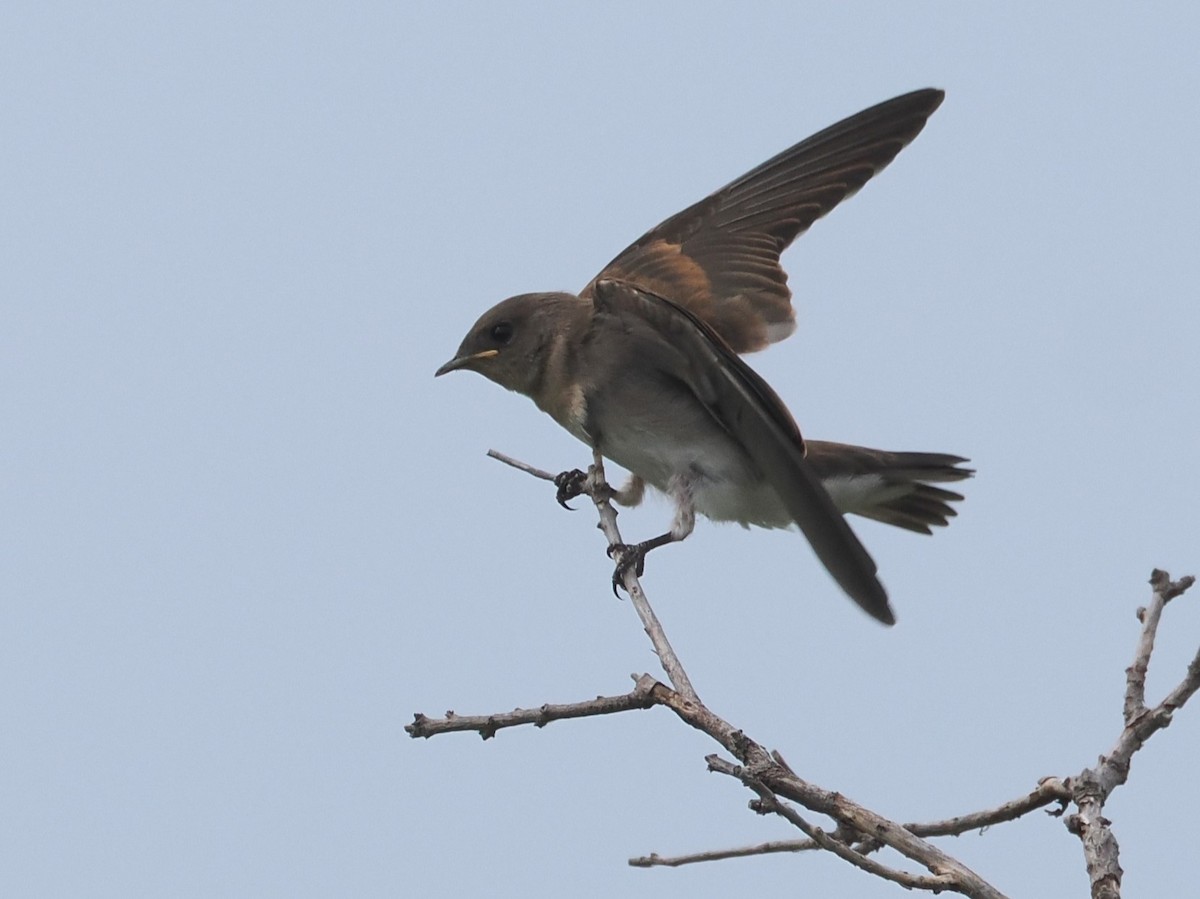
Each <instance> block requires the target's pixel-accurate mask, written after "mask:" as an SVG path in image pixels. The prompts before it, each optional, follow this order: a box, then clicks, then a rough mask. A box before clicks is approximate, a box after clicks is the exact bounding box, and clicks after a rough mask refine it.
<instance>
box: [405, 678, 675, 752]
mask: <svg viewBox="0 0 1200 899" xmlns="http://www.w3.org/2000/svg"><path fill="white" fill-rule="evenodd" d="M657 683H658V681H656V680H655V679H654V678H652V677H651V676H650V675H648V674H643V675H642V676H641V677H640V678H638V682H637V685H636V686H635V687H634V688H633V690H632V691H631V692H629V693H626V694H624V695H623V696H597V697H596V698H595V699H589V700H587V701H586V702H569V703H563V704H552V703H546V704H545V705H543V706H539V707H538V708H536V709H513V710H512V711H511V712H502V713H500V714H497V715H456V714H455V713H454V712H446V715H445V717H443V718H428V717H426V716H425V715H423V714H421V713H420V712H417V713H416V714H415V715H413V722H412V724H408V725H406V726H405V728H404V729H405V730H406V731H407V732H408V735H409V736H410V737H413V738H414V739H415V738H417V737H424V738H425V739H429V738H430V737H433V736H436V735H437V734H448V733H455V732H457V731H467V730H473V731H476V732H478V733H479V735H480V736H481V737H483V738H484V739H485V740H487V739H490V738H492V737H494V736H495V735H496V731H498V730H501V729H502V728H505V727H518V726H520V725H522V724H532V725H534V726H535V727H545V726H546V725H547V724H549V723H550V722H551V721H561V720H564V719H567V718H591V717H594V716H596V715H613V714H616V713H617V712H628V711H630V710H631V709H648V708H650V707H651V706H653V705H656V704H657V701H656V700H655V698H654V697H653V696H652V694H651V691H652V688H653V687H654V686H655V684H657Z"/></svg>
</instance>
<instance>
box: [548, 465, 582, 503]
mask: <svg viewBox="0 0 1200 899" xmlns="http://www.w3.org/2000/svg"><path fill="white" fill-rule="evenodd" d="M587 478H588V476H587V472H585V471H580V470H579V469H578V468H572V469H571V470H570V471H564V472H560V473H559V474H557V475H555V476H554V486H555V487H557V488H558V493H556V494H555V496H554V498H555V499H556V500H558V504H559V505H560V506H562V507H563V508H564V509H566V510H567V511H568V512H574V511H575V510H574V509H572V508H571V507H570V506H568V505H567V500H569V499H574V498H575V497H577V496H579V495H580V494H581V493H583V487H584V485H585V484H586V483H587Z"/></svg>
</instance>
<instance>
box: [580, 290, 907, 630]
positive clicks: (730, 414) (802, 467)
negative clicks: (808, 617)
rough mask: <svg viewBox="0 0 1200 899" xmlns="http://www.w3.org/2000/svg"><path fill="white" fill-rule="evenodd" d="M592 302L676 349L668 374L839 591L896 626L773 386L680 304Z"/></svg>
mask: <svg viewBox="0 0 1200 899" xmlns="http://www.w3.org/2000/svg"><path fill="white" fill-rule="evenodd" d="M593 303H594V305H595V308H596V311H597V314H606V313H607V314H612V315H618V316H619V315H636V316H638V317H640V318H641V319H643V320H645V321H646V322H649V323H650V325H651V326H652V327H653V328H655V330H657V331H658V332H659V333H661V334H662V336H663V338H664V339H665V340H668V341H670V343H671V344H672V345H673V346H675V347H676V348H678V350H679V353H677V354H676V355H675V358H676V359H677V360H679V361H678V362H677V364H678V365H679V370H678V371H674V372H672V374H673V375H675V376H676V377H678V378H679V379H680V380H682V381H683V382H684V383H685V384H687V385H688V387H689V388H690V389H691V390H692V391H693V392H694V393H695V395H696V396H697V397H698V398H699V399H700V400H701V402H703V403H704V404H705V406H706V407H707V408H708V410H709V412H710V413H711V414H712V416H713V418H715V419H716V420H717V421H718V422H719V423H720V424H721V425H722V426H723V427H724V428H725V429H726V430H728V431H729V432H730V433H732V434H735V435H736V436H737V439H738V441H739V443H741V445H742V447H743V448H744V449H745V450H746V452H747V453H748V454H749V456H750V458H751V459H753V461H754V463H755V465H757V466H758V468H759V469H760V470H761V471H762V473H763V475H764V476H765V477H766V479H767V481H768V482H769V483H770V485H771V486H772V488H774V490H775V492H776V493H777V494H778V495H779V497H780V498H781V499H782V500H783V502H784V505H785V506H786V507H787V509H788V512H789V513H790V514H791V516H792V519H793V520H794V521H795V522H796V524H798V525H799V526H800V530H801V532H802V533H803V534H804V536H805V537H806V538H807V539H808V542H809V543H810V544H811V545H812V548H813V551H814V552H816V554H817V558H819V559H820V560H821V562H822V564H824V566H825V567H826V568H827V569H828V570H829V573H830V574H831V575H833V578H834V580H836V581H837V582H838V584H839V585H840V586H841V588H842V589H843V590H845V591H846V593H847V594H848V595H849V596H850V598H851V599H853V600H854V601H855V602H856V603H858V604H859V606H861V607H862V608H863V609H864V610H865V611H866V612H867V613H868V614H870V615H872V616H873V617H875V618H877V619H878V620H880V621H882V622H884V623H885V624H893V623H894V622H895V620H896V619H895V617H894V616H893V615H892V610H891V608H890V607H889V606H888V600H887V593H886V592H885V591H884V589H883V585H882V584H880V583H879V579H878V578H877V577H876V576H875V572H876V568H875V562H874V560H873V559H872V558H871V556H870V555H869V554H868V553H867V551H866V549H865V548H864V547H863V545H862V543H860V542H859V540H858V537H856V536H855V535H854V531H852V530H851V529H850V526H849V525H848V524H847V523H846V519H845V518H843V517H842V515H841V513H840V512H838V510H837V509H836V508H835V507H834V505H833V501H832V500H831V499H830V498H829V494H828V493H826V492H825V488H824V487H822V486H821V482H820V480H819V479H818V477H817V475H816V474H815V473H814V472H813V470H812V467H811V466H810V465H809V464H808V462H807V461H806V460H805V458H804V442H803V440H802V439H801V437H800V430H799V429H798V428H797V427H796V423H795V421H794V420H793V418H792V416H791V414H790V413H789V412H788V410H787V407H785V406H784V405H783V401H782V400H780V399H779V397H778V395H776V393H775V391H774V390H772V389H771V387H770V385H768V384H767V382H766V381H764V380H763V379H762V378H761V377H760V376H759V375H758V374H757V373H756V372H755V371H754V370H753V369H751V368H750V367H749V366H748V365H746V363H745V362H743V361H742V360H741V359H739V358H738V356H737V354H736V353H734V352H733V350H731V349H730V348H729V347H728V346H727V345H726V344H725V341H723V340H722V339H721V337H720V336H719V335H717V334H716V332H715V331H714V330H713V329H712V328H711V327H709V325H707V324H706V323H705V322H704V321H702V320H701V319H700V318H699V317H698V316H697V315H695V314H694V313H693V312H692V311H691V310H689V309H686V308H684V307H683V306H681V305H679V304H678V303H675V302H672V301H671V300H668V299H665V298H664V297H661V296H657V295H655V294H653V293H649V292H647V291H645V290H641V289H639V288H638V287H635V286H633V285H631V284H626V283H623V282H619V281H612V280H607V279H606V280H601V281H597V282H596V283H595V285H594V290H593Z"/></svg>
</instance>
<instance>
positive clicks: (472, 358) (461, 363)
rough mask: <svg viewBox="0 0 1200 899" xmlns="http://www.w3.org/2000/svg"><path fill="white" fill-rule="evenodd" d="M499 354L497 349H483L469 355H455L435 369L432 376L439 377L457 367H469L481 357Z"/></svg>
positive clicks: (485, 357) (489, 357)
mask: <svg viewBox="0 0 1200 899" xmlns="http://www.w3.org/2000/svg"><path fill="white" fill-rule="evenodd" d="M499 355H500V351H499V350H483V351H482V352H479V353H472V354H471V355H469V356H455V357H454V358H453V359H451V360H450V361H449V362H447V363H446V364H445V365H443V366H442V367H441V368H439V369H438V370H437V371H435V372H434V373H433V376H434V377H435V378H440V377H441V376H442V375H444V374H445V373H446V372H448V371H455V370H456V369H459V368H470V367H471V365H472V364H473V363H475V362H478V361H480V360H482V359H491V358H492V357H493V356H499Z"/></svg>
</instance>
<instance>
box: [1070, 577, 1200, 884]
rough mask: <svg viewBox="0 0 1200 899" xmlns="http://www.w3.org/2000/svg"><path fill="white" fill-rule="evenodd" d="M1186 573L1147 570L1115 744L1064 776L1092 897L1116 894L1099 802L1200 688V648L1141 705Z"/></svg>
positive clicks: (1115, 853) (1109, 836)
mask: <svg viewBox="0 0 1200 899" xmlns="http://www.w3.org/2000/svg"><path fill="white" fill-rule="evenodd" d="M1194 581H1195V579H1194V578H1192V577H1191V576H1188V577H1185V578H1182V579H1180V580H1178V581H1172V580H1171V578H1170V575H1168V574H1167V573H1166V572H1165V571H1160V570H1158V569H1157V568H1156V569H1155V570H1154V571H1153V572H1152V573H1151V575H1150V584H1151V586H1152V587H1153V588H1154V592H1153V595H1152V596H1151V598H1150V605H1149V606H1148V607H1147V608H1145V609H1139V610H1138V619H1139V620H1140V621H1141V622H1142V631H1141V634H1140V635H1139V637H1138V643H1137V649H1136V650H1135V652H1134V658H1133V664H1132V665H1130V666H1129V667H1128V668H1127V669H1126V670H1125V699H1124V708H1123V711H1124V717H1125V727H1124V728H1123V729H1122V730H1121V734H1120V736H1119V737H1118V738H1117V742H1116V745H1115V746H1113V748H1112V749H1111V750H1110V751H1109V752H1108V754H1107V755H1102V756H1100V761H1099V763H1098V764H1097V765H1096V767H1094V768H1085V769H1084V770H1083V771H1081V772H1080V773H1079V774H1078V775H1077V776H1075V777H1072V778H1070V779H1069V781H1068V786H1069V787H1070V788H1071V795H1072V799H1073V800H1074V802H1075V805H1076V807H1077V808H1078V809H1079V811H1078V812H1077V813H1076V814H1074V815H1069V816H1068V817H1067V819H1066V825H1067V829H1068V830H1069V831H1070V832H1071V833H1073V834H1075V835H1076V836H1078V837H1079V839H1080V841H1081V842H1082V843H1083V856H1084V862H1085V863H1086V865H1087V871H1088V878H1089V880H1090V881H1091V893H1092V897H1093V899H1119V897H1120V895H1121V877H1122V875H1123V874H1124V872H1123V871H1122V870H1121V865H1120V861H1119V857H1120V848H1119V846H1118V844H1117V838H1116V837H1115V836H1114V835H1113V832H1112V828H1111V826H1110V825H1111V823H1112V822H1110V821H1109V820H1108V819H1107V818H1105V817H1104V814H1103V812H1104V803H1105V802H1107V801H1108V797H1109V796H1110V795H1111V794H1112V791H1113V790H1115V789H1116V788H1117V787H1119V786H1120V785H1121V784H1123V783H1125V781H1126V780H1127V779H1128V778H1129V769H1130V765H1131V763H1132V760H1133V755H1134V753H1136V752H1137V751H1138V750H1139V749H1141V748H1142V746H1144V745H1145V743H1146V741H1147V740H1148V739H1150V737H1151V736H1153V735H1154V734H1155V733H1156V732H1158V731H1160V730H1162V729H1163V728H1164V727H1166V726H1167V725H1168V724H1170V723H1171V716H1172V714H1173V713H1174V711H1175V710H1176V709H1177V708H1180V707H1181V706H1182V705H1183V704H1184V703H1185V702H1187V701H1188V699H1190V698H1191V696H1192V694H1194V693H1195V692H1196V690H1197V689H1200V652H1197V654H1196V656H1195V658H1193V659H1192V662H1191V664H1190V665H1188V669H1187V674H1186V676H1185V677H1184V679H1183V680H1182V681H1181V682H1180V683H1179V685H1178V686H1177V687H1175V689H1174V690H1172V691H1171V692H1170V693H1168V694H1167V697H1166V698H1165V699H1164V700H1163V701H1162V702H1160V703H1159V704H1158V705H1157V706H1155V707H1154V708H1153V709H1147V708H1146V673H1147V671H1149V668H1150V654H1151V653H1152V652H1153V651H1154V638H1155V636H1156V634H1157V632H1158V625H1159V621H1160V620H1161V618H1162V612H1163V608H1164V607H1165V606H1166V604H1167V603H1168V602H1170V601H1171V600H1172V599H1174V598H1175V597H1177V596H1180V595H1181V594H1183V593H1184V592H1186V591H1187V589H1188V588H1189V587H1191V586H1192V584H1193V583H1194Z"/></svg>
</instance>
